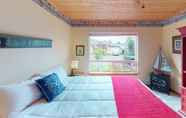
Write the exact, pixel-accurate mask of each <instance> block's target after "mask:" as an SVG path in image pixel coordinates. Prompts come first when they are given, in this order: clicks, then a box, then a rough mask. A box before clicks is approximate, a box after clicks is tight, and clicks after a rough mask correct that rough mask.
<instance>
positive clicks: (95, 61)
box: [89, 35, 138, 74]
mask: <svg viewBox="0 0 186 118" xmlns="http://www.w3.org/2000/svg"><path fill="white" fill-rule="evenodd" d="M137 39H138V37H137V35H118V36H90V37H89V73H96V74H101V73H103V74H104V73H110V74H116V73H122V74H123V73H124V74H128V73H137V70H138V69H137V68H138V67H137V65H138V64H137V57H138V51H137V50H138V40H137Z"/></svg>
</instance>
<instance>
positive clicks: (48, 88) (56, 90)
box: [36, 73, 65, 102]
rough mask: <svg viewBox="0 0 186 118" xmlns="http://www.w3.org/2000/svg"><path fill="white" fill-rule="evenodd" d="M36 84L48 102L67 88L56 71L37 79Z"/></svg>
mask: <svg viewBox="0 0 186 118" xmlns="http://www.w3.org/2000/svg"><path fill="white" fill-rule="evenodd" d="M36 84H37V86H38V87H39V89H40V90H41V93H42V94H43V96H44V97H45V99H46V100H47V101H48V102H51V101H52V100H53V99H54V98H55V97H56V96H58V95H59V94H60V93H62V92H63V91H64V89H65V87H64V85H63V84H62V82H61V80H60V79H59V77H58V76H57V75H56V74H55V73H53V74H51V75H48V76H46V77H44V78H42V79H38V80H36Z"/></svg>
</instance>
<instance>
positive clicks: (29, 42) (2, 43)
mask: <svg viewBox="0 0 186 118" xmlns="http://www.w3.org/2000/svg"><path fill="white" fill-rule="evenodd" d="M0 48H52V40H50V39H44V38H34V37H27V36H19V35H10V34H0Z"/></svg>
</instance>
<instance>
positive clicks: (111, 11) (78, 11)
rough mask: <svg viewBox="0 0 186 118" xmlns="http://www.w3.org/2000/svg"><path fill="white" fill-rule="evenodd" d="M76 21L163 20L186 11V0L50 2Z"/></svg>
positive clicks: (65, 0)
mask: <svg viewBox="0 0 186 118" xmlns="http://www.w3.org/2000/svg"><path fill="white" fill-rule="evenodd" d="M48 2H49V3H50V4H51V5H52V6H54V7H55V8H56V9H57V10H58V11H59V13H61V14H63V15H64V16H66V17H68V18H70V19H71V21H72V22H73V21H74V22H77V21H85V22H86V21H97V20H100V21H128V22H136V21H162V20H166V19H168V18H170V17H173V16H175V15H178V14H180V13H182V12H185V8H186V0H48Z"/></svg>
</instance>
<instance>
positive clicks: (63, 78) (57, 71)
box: [40, 65, 67, 86]
mask: <svg viewBox="0 0 186 118" xmlns="http://www.w3.org/2000/svg"><path fill="white" fill-rule="evenodd" d="M52 73H55V74H57V75H58V77H59V79H60V80H61V82H62V83H63V85H64V86H66V85H67V81H66V78H67V72H66V71H65V69H64V68H63V67H62V66H61V65H58V66H56V67H53V68H51V69H49V70H48V71H46V72H44V73H41V74H40V76H41V77H42V76H48V75H50V74H52Z"/></svg>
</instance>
